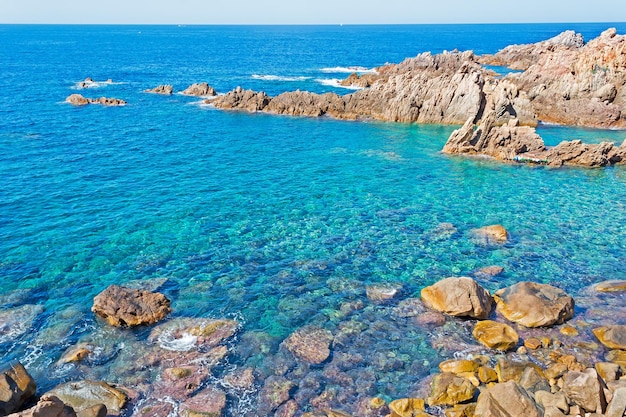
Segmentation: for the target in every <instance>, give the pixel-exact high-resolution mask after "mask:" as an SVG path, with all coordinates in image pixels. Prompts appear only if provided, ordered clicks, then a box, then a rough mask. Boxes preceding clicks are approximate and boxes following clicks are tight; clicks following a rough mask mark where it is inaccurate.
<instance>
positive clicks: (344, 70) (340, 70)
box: [320, 66, 377, 74]
mask: <svg viewBox="0 0 626 417" xmlns="http://www.w3.org/2000/svg"><path fill="white" fill-rule="evenodd" d="M320 71H322V72H325V73H328V74H351V73H353V72H358V73H361V74H366V73H368V74H376V73H377V71H376V70H375V69H374V68H365V67H359V66H352V67H329V68H321V69H320Z"/></svg>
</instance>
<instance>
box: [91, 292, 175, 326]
mask: <svg viewBox="0 0 626 417" xmlns="http://www.w3.org/2000/svg"><path fill="white" fill-rule="evenodd" d="M91 311H93V312H94V313H96V314H97V315H98V316H100V317H102V318H103V319H105V320H106V321H107V322H108V323H109V324H110V325H112V326H129V327H133V326H139V325H142V324H152V323H156V322H157V321H159V320H162V319H163V318H165V316H167V315H168V314H169V313H170V312H171V311H172V310H171V308H170V301H169V300H168V299H167V297H165V296H164V295H163V294H161V293H152V292H148V291H141V290H134V289H130V288H125V287H120V286H118V285H111V286H109V287H108V288H107V289H106V290H104V291H103V292H101V293H100V294H98V295H97V296H96V297H95V298H94V300H93V306H92V307H91Z"/></svg>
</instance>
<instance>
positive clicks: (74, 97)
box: [65, 94, 89, 106]
mask: <svg viewBox="0 0 626 417" xmlns="http://www.w3.org/2000/svg"><path fill="white" fill-rule="evenodd" d="M65 101H66V102H67V103H70V104H71V105H73V106H84V105H87V104H89V100H88V99H86V98H85V97H83V96H82V95H81V94H71V95H70V96H68V97H67V98H66V99H65Z"/></svg>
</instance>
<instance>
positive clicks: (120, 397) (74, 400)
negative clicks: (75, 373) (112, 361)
mask: <svg viewBox="0 0 626 417" xmlns="http://www.w3.org/2000/svg"><path fill="white" fill-rule="evenodd" d="M47 395H48V396H54V397H57V398H58V399H59V400H61V401H62V402H63V403H64V404H66V405H68V406H70V407H72V408H73V409H74V411H76V412H77V413H80V412H82V411H84V410H87V409H90V408H92V407H98V406H99V405H101V404H103V405H104V406H105V407H106V409H107V411H108V413H109V415H114V416H117V415H120V413H121V412H122V410H123V408H124V406H125V405H126V402H127V400H128V398H127V396H126V394H124V393H123V392H122V391H120V390H118V389H116V388H114V387H112V386H111V385H109V384H107V383H105V382H99V381H77V382H68V383H66V384H62V385H59V386H57V387H56V388H54V389H53V390H51V391H49V392H48V393H47Z"/></svg>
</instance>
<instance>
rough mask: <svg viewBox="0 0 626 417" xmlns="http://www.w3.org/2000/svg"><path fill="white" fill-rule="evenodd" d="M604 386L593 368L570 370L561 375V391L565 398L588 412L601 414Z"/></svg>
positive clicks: (604, 401)
mask: <svg viewBox="0 0 626 417" xmlns="http://www.w3.org/2000/svg"><path fill="white" fill-rule="evenodd" d="M604 388H606V386H605V384H604V382H603V381H602V380H601V379H600V377H599V376H598V373H597V372H596V370H595V369H593V368H588V369H585V371H583V372H576V371H570V372H568V373H566V374H565V375H564V376H563V392H564V393H565V395H567V398H569V400H570V401H571V402H573V403H574V404H576V405H579V406H580V407H581V408H583V409H584V410H586V411H587V412H589V413H600V414H602V413H603V412H604V410H605V409H606V398H605V396H604Z"/></svg>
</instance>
